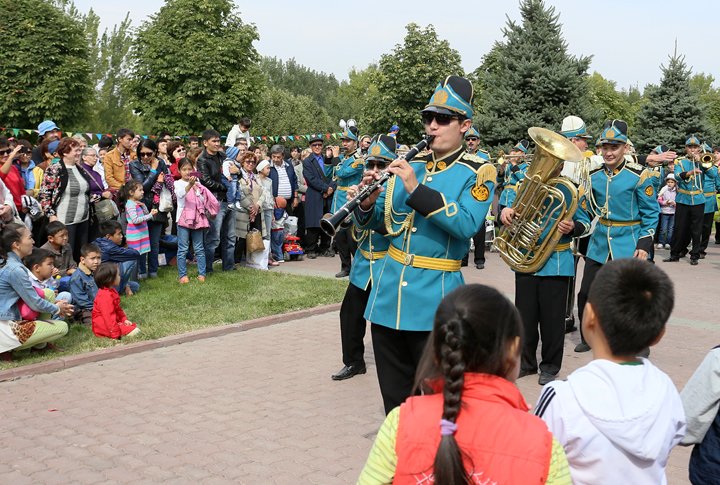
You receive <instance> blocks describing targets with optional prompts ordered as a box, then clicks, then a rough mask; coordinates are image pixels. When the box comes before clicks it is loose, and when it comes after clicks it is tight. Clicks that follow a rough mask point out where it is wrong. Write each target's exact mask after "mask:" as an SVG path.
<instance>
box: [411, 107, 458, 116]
mask: <svg viewBox="0 0 720 485" xmlns="http://www.w3.org/2000/svg"><path fill="white" fill-rule="evenodd" d="M421 113H440V114H443V115H450V116H462V115H461V114H460V113H456V112H455V111H451V110H449V109H447V108H443V107H441V106H426V107H425V109H424V110H422V111H421Z"/></svg>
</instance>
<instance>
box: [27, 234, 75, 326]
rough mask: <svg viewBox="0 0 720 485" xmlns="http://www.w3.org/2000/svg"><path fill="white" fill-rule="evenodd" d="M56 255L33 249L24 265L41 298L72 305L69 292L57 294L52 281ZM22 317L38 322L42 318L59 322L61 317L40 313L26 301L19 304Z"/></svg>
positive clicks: (55, 314)
mask: <svg viewBox="0 0 720 485" xmlns="http://www.w3.org/2000/svg"><path fill="white" fill-rule="evenodd" d="M54 261H55V255H54V254H53V253H52V251H50V250H48V249H43V248H33V250H32V253H30V254H29V255H28V256H25V257H24V258H23V264H25V267H26V268H27V269H28V270H30V283H31V284H32V286H33V288H35V291H36V292H37V294H38V296H40V298H42V299H44V300H47V301H49V302H50V303H55V300H63V301H66V302H68V303H72V297H71V296H70V293H68V292H67V291H63V292H62V293H57V290H56V289H55V286H54V282H53V281H52V275H53V272H54V270H55V266H54ZM19 306H20V307H19V308H20V316H21V317H22V318H23V320H37V319H38V318H42V319H44V320H47V319H49V318H52V319H56V320H59V319H60V317H59V315H58V314H57V313H54V314H53V315H52V316H50V314H49V313H42V314H41V313H39V312H36V311H35V310H33V309H32V308H30V306H28V305H27V303H25V302H24V301H20V302H19Z"/></svg>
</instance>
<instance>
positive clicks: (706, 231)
mask: <svg viewBox="0 0 720 485" xmlns="http://www.w3.org/2000/svg"><path fill="white" fill-rule="evenodd" d="M714 217H715V213H714V212H710V213H708V214H703V222H702V237H701V238H700V254H705V251H707V247H708V244H709V243H710V234H711V233H712V229H713V218H714Z"/></svg>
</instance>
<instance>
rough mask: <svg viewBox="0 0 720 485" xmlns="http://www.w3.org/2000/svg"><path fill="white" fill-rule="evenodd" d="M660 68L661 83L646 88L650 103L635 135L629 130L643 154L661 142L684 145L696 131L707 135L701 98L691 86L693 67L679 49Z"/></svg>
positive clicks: (642, 114)
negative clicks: (690, 66)
mask: <svg viewBox="0 0 720 485" xmlns="http://www.w3.org/2000/svg"><path fill="white" fill-rule="evenodd" d="M660 68H661V69H662V72H663V77H662V79H661V80H660V84H659V85H657V86H654V85H650V86H648V87H647V88H645V97H646V98H647V102H646V103H645V105H644V106H643V107H642V109H641V110H640V114H639V115H638V123H637V132H636V134H632V133H630V137H631V138H632V140H633V142H634V143H635V146H636V148H637V149H639V151H640V152H641V153H642V152H647V151H649V150H651V149H653V148H654V147H656V146H657V145H660V144H665V145H669V146H670V147H671V148H675V149H679V148H681V147H683V146H684V145H685V140H686V138H687V135H689V134H691V133H696V134H697V135H698V136H699V137H700V138H701V139H703V138H704V137H705V136H706V135H707V134H708V129H707V125H706V123H705V120H704V118H703V112H702V110H701V108H700V99H699V97H698V95H697V94H696V93H694V92H693V91H692V89H690V69H688V68H687V65H686V64H685V60H684V57H682V56H679V55H678V54H677V51H676V52H675V53H674V54H673V55H672V56H670V62H669V63H668V65H667V67H665V66H662V65H661V66H660Z"/></svg>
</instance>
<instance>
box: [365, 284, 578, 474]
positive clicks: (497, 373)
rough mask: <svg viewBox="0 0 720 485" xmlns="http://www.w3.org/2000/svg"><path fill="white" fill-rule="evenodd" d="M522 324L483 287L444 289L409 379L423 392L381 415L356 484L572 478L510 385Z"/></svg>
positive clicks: (564, 461)
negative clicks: (419, 360) (415, 369)
mask: <svg viewBox="0 0 720 485" xmlns="http://www.w3.org/2000/svg"><path fill="white" fill-rule="evenodd" d="M522 328H523V325H522V320H521V318H520V314H519V313H518V311H517V309H516V308H515V306H514V305H513V304H512V303H511V302H510V301H509V300H508V299H507V298H505V297H504V296H503V295H502V294H501V293H499V292H498V291H497V290H495V289H493V288H490V287H487V286H484V285H465V286H461V287H459V288H458V289H456V290H455V291H453V292H452V293H450V294H448V295H447V296H446V297H445V298H444V299H443V300H442V302H441V303H440V306H439V307H438V310H437V313H436V314H435V322H434V326H433V330H432V334H431V335H430V338H429V340H428V345H427V347H426V348H425V353H424V355H423V361H422V363H421V365H420V367H419V369H418V374H417V376H416V387H417V388H419V389H420V390H421V391H423V393H424V395H421V396H415V397H410V398H408V399H407V400H406V401H405V402H404V403H403V404H402V405H400V406H399V407H397V408H395V409H393V410H392V411H391V412H390V413H389V414H388V416H387V418H386V419H385V422H384V423H383V425H382V426H381V428H380V430H379V431H378V435H377V438H376V439H375V444H374V445H373V448H372V450H371V451H370V456H369V457H368V461H367V463H366V464H365V468H364V469H363V471H362V473H361V475H360V478H359V480H358V483H359V484H380V483H401V484H405V483H407V484H417V483H427V484H432V483H434V484H436V485H447V484H453V485H460V484H494V483H496V484H505V483H508V484H509V483H512V484H514V485H518V484H542V483H552V484H561V483H562V484H570V483H572V482H571V480H570V472H569V470H568V463H567V459H566V457H565V453H564V451H563V449H562V447H561V446H560V444H559V443H558V442H557V441H556V440H555V439H554V438H553V436H552V434H551V433H550V431H548V428H547V426H546V425H545V423H543V422H542V421H541V420H540V419H537V418H536V417H535V416H533V415H531V414H529V413H528V409H529V407H528V405H527V403H526V402H525V399H524V398H523V396H522V394H521V393H520V391H519V390H518V388H517V387H515V384H514V382H515V379H516V378H517V376H518V372H519V362H520V351H521V349H522V345H521V340H522Z"/></svg>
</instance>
